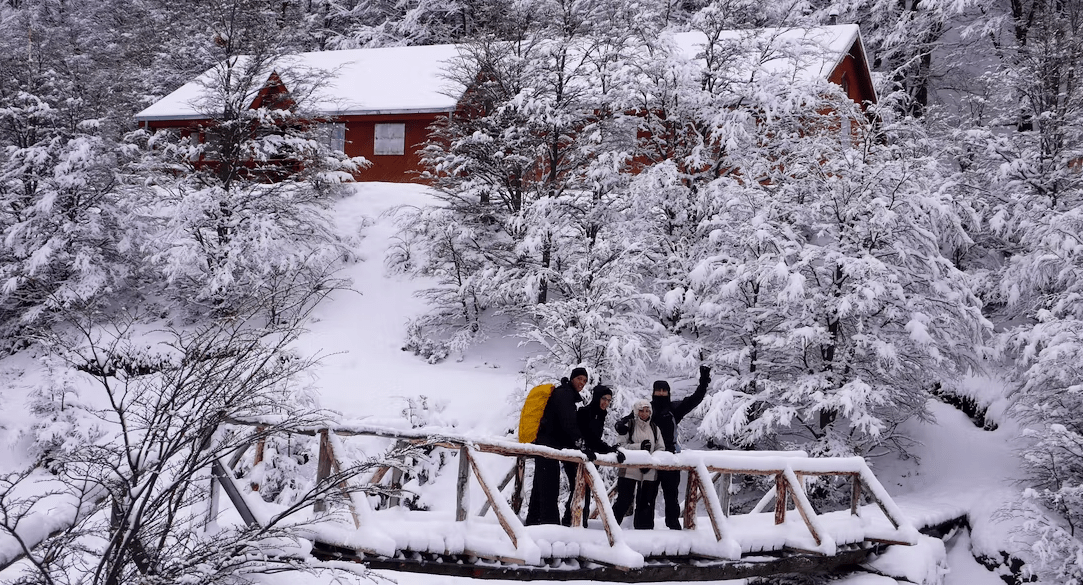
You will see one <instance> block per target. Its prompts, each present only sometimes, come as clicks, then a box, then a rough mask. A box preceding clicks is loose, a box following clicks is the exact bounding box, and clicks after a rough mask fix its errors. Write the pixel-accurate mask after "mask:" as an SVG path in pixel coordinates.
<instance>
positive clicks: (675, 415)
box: [614, 379, 709, 453]
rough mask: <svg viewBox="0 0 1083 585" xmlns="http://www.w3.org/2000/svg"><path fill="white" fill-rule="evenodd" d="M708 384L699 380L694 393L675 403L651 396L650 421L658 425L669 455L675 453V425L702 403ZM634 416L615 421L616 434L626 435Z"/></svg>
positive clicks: (667, 398) (667, 399)
mask: <svg viewBox="0 0 1083 585" xmlns="http://www.w3.org/2000/svg"><path fill="white" fill-rule="evenodd" d="M708 383H709V381H708V380H703V379H701V380H700V382H699V385H698V386H696V391H695V392H693V393H692V394H691V395H690V396H687V397H686V398H684V399H682V400H678V401H676V402H672V401H671V400H670V398H669V397H668V396H666V397H661V396H653V397H652V398H651V409H652V410H653V411H654V414H653V415H652V417H651V421H653V422H654V424H656V425H658V430H659V431H661V432H662V440H663V441H664V442H665V444H666V451H669V452H670V453H675V452H676V451H677V440H676V437H677V425H679V424H680V423H681V420H682V419H683V418H684V417H685V416H687V415H688V413H690V412H692V411H693V410H695V409H696V407H697V406H699V405H700V403H702V402H703V399H704V398H705V397H706V396H707V385H708ZM634 414H635V413H629V414H628V415H627V416H625V417H623V418H621V419H620V420H618V421H617V424H616V425H614V428H615V429H616V430H617V433H619V434H621V435H627V434H628V431H629V430H630V429H631V427H630V423H631V422H632V416H633V415H634Z"/></svg>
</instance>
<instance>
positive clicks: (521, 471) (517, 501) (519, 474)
mask: <svg viewBox="0 0 1083 585" xmlns="http://www.w3.org/2000/svg"><path fill="white" fill-rule="evenodd" d="M524 477H526V457H523V456H522V455H520V456H518V457H516V458H515V485H514V489H515V492H514V493H512V494H511V509H512V510H513V511H514V512H515V513H516V514H518V513H519V511H520V510H522V509H523V478H524Z"/></svg>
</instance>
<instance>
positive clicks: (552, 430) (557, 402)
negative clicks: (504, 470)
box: [534, 378, 582, 449]
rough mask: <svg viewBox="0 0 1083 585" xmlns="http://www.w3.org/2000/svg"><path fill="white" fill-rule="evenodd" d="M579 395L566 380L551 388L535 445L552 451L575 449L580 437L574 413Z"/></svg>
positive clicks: (579, 400) (579, 399)
mask: <svg viewBox="0 0 1083 585" xmlns="http://www.w3.org/2000/svg"><path fill="white" fill-rule="evenodd" d="M581 401H582V398H580V396H579V393H578V392H576V391H575V388H573V387H572V384H571V382H569V381H568V379H567V378H563V379H561V381H560V385H559V386H557V387H556V388H553V393H552V394H550V395H549V402H547V403H546V404H545V411H544V412H543V413H542V419H541V422H540V423H539V424H538V438H536V439H534V444H535V445H544V446H546V447H552V448H554V449H576V448H577V447H578V445H579V440H580V439H581V438H582V435H581V434H580V432H579V424H578V421H577V417H576V412H575V403H577V402H581Z"/></svg>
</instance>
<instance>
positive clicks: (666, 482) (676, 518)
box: [658, 470, 681, 530]
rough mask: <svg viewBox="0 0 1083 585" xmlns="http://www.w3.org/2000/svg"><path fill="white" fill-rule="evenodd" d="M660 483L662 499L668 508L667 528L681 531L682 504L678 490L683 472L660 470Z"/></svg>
mask: <svg viewBox="0 0 1083 585" xmlns="http://www.w3.org/2000/svg"><path fill="white" fill-rule="evenodd" d="M658 483H660V484H661V485H662V499H663V500H665V506H666V527H667V528H672V529H674V530H680V529H681V502H680V495H679V494H678V488H679V487H680V485H681V472H680V471H676V470H667V471H663V470H659V471H658Z"/></svg>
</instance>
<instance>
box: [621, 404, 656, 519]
mask: <svg viewBox="0 0 1083 585" xmlns="http://www.w3.org/2000/svg"><path fill="white" fill-rule="evenodd" d="M652 414H653V409H652V408H651V403H650V402H649V401H647V400H637V401H636V403H635V404H634V405H632V415H633V416H632V419H631V420H632V423H633V424H631V425H629V427H630V428H629V429H628V433H627V434H626V435H624V437H623V441H622V443H621V446H622V447H623V448H624V449H632V450H642V451H647V452H649V453H653V452H654V451H658V450H664V449H665V444H664V443H663V441H662V433H661V431H659V430H658V426H657V425H655V424H654V421H652V420H651V418H652ZM633 498H634V499H635V503H636V509H635V514H634V515H633V516H632V526H633V527H635V528H637V529H644V530H650V529H652V528H654V501H655V500H656V499H657V498H658V472H657V471H655V470H654V469H651V468H649V467H622V468H621V469H620V473H619V475H618V477H617V501H616V502H614V503H613V514H614V516H616V518H617V523H618V524H619V523H620V521H621V520H624V516H625V515H626V514H627V513H628V508H629V507H631V505H632V500H633Z"/></svg>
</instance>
